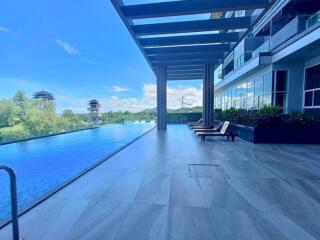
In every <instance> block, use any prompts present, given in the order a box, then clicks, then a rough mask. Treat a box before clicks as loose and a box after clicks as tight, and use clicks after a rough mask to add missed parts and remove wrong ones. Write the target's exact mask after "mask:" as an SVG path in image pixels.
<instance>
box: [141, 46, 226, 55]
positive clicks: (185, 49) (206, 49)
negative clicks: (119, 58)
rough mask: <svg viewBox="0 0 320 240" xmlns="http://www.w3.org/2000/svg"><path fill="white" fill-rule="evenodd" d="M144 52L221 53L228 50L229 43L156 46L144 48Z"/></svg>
mask: <svg viewBox="0 0 320 240" xmlns="http://www.w3.org/2000/svg"><path fill="white" fill-rule="evenodd" d="M144 51H145V53H146V54H147V55H148V56H149V55H156V54H173V53H182V54H191V53H199V54H200V53H203V54H208V53H210V52H213V53H218V52H220V53H223V52H229V51H230V44H216V45H197V46H181V47H157V48H145V49H144Z"/></svg>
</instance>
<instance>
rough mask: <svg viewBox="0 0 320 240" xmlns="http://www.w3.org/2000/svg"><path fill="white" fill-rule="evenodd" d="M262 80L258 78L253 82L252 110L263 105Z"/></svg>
mask: <svg viewBox="0 0 320 240" xmlns="http://www.w3.org/2000/svg"><path fill="white" fill-rule="evenodd" d="M262 95H263V78H262V76H259V77H258V78H256V79H255V80H254V108H260V107H262V105H263V99H262Z"/></svg>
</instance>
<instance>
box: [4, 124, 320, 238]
mask: <svg viewBox="0 0 320 240" xmlns="http://www.w3.org/2000/svg"><path fill="white" fill-rule="evenodd" d="M203 164H206V165H203ZM206 166H208V168H206ZM213 166H214V167H213ZM20 226H21V235H22V237H23V238H24V239H26V240H28V239H30V240H38V239H39V240H40V239H41V240H43V239H46V240H50V239H54V240H60V239H62V240H64V239H67V240H72V239H93V240H100V239H103V240H105V239H106V240H108V239H113V240H122V239H137V240H144V239H157V240H158V239H159V240H160V239H174V240H180V239H181V240H188V239H190V240H196V239H201V240H206V239H210V240H215V239H241V240H247V239H253V240H259V239H272V240H277V239H279V240H288V239H297V240H305V239H320V230H319V229H320V146H319V145H254V144H251V143H248V142H245V141H242V140H237V141H236V142H234V143H233V142H228V141H226V140H225V139H222V138H216V139H208V141H206V142H201V141H200V140H199V139H198V138H197V137H196V136H195V135H194V134H193V133H192V131H191V130H189V129H188V128H187V127H186V126H178V125H177V126H169V129H168V131H167V132H157V131H155V130H154V131H152V132H150V133H149V134H147V135H146V136H144V137H143V138H141V139H140V140H138V141H137V142H135V143H134V144H133V145H131V146H129V147H128V148H126V149H125V150H123V151H122V152H120V153H119V154H117V155H116V156H114V157H113V158H112V159H110V160H108V161H107V162H105V163H104V164H102V165H101V166H99V167H98V168H96V169H94V170H93V171H91V172H89V173H88V174H86V175H85V176H83V177H82V178H80V179H78V180H77V181H76V182H74V183H73V184H71V185H70V186H68V187H67V188H65V189H63V190H62V191H60V192H58V193H57V194H56V195H54V196H53V197H51V198H50V199H49V200H47V201H45V202H44V203H42V204H40V205H39V206H37V207H36V208H34V209H33V210H31V211H30V212H28V213H27V214H25V215H24V216H23V217H21V218H20ZM10 233H11V232H10V228H8V227H7V228H5V229H3V230H1V231H0V239H1V240H2V239H4V240H5V239H10Z"/></svg>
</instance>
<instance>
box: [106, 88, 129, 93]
mask: <svg viewBox="0 0 320 240" xmlns="http://www.w3.org/2000/svg"><path fill="white" fill-rule="evenodd" d="M105 88H106V89H107V90H108V91H111V92H113V93H124V92H129V91H130V89H129V88H125V87H119V86H112V87H105Z"/></svg>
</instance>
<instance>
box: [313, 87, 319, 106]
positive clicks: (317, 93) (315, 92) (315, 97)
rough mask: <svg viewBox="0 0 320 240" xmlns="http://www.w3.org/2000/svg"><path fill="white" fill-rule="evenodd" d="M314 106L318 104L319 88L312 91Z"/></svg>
mask: <svg viewBox="0 0 320 240" xmlns="http://www.w3.org/2000/svg"><path fill="white" fill-rule="evenodd" d="M313 105H314V106H320V90H317V91H314V101H313Z"/></svg>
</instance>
